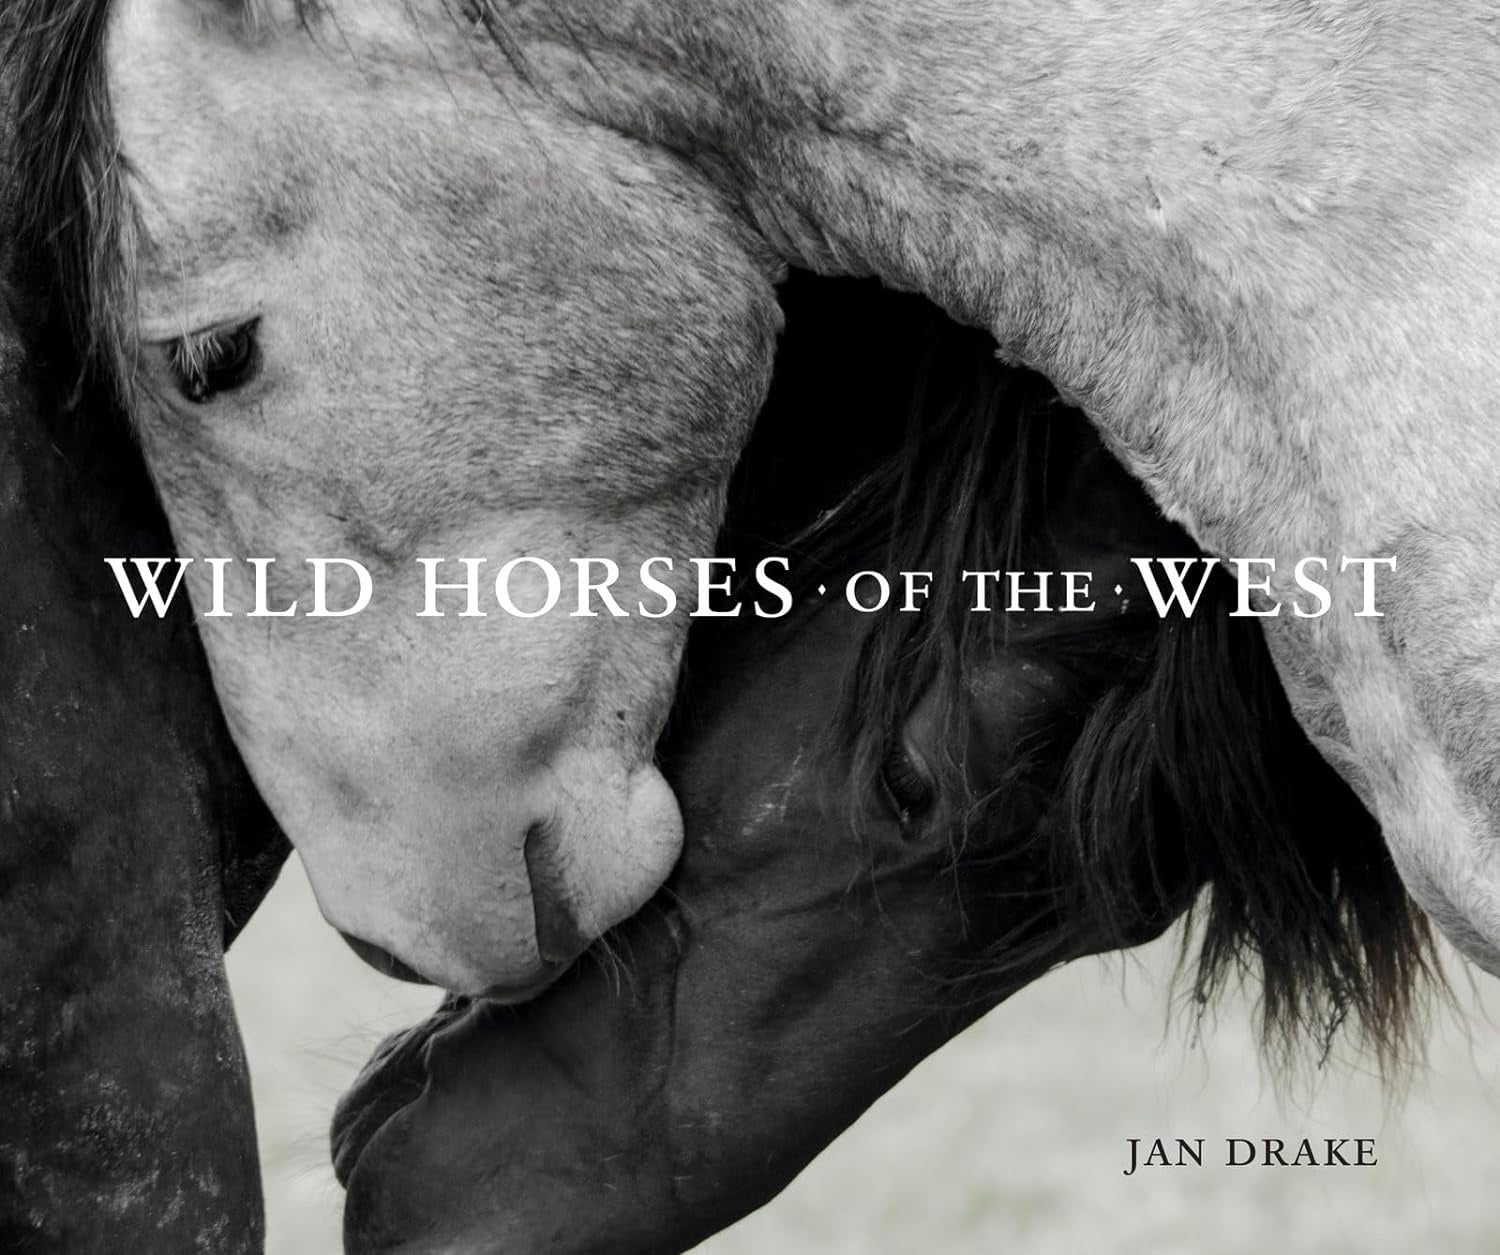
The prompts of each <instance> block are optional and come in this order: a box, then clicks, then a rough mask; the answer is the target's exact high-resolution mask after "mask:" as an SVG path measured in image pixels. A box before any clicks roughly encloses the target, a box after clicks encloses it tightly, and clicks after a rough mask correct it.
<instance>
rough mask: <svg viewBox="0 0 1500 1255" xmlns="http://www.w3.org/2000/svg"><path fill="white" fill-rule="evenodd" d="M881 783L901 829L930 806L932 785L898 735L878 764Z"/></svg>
mask: <svg viewBox="0 0 1500 1255" xmlns="http://www.w3.org/2000/svg"><path fill="white" fill-rule="evenodd" d="M880 785H881V788H883V789H884V790H885V795H886V799H887V800H888V801H889V802H890V804H891V809H892V810H894V811H895V812H896V818H897V819H899V820H900V821H901V827H902V829H903V830H909V829H910V828H911V826H912V825H913V824H915V823H916V821H917V820H918V819H920V818H921V817H922V816H923V815H924V814H926V813H927V811H928V810H930V809H931V808H932V803H933V789H932V784H931V783H930V782H929V781H928V779H927V776H926V775H925V774H924V772H923V771H922V768H921V767H920V766H918V764H917V761H916V759H915V758H913V757H912V755H911V753H910V751H908V750H907V748H906V746H905V745H903V744H902V743H901V739H900V738H899V737H897V738H896V739H894V740H893V741H892V742H891V747H890V749H888V750H887V751H886V755H885V759H884V760H883V761H882V762H881V764H880Z"/></svg>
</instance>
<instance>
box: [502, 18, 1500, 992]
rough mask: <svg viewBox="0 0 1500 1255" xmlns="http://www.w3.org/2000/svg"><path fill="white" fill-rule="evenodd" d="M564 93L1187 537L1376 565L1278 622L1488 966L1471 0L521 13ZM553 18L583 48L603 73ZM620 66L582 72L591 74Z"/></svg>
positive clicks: (1493, 965) (1491, 306) (1490, 613)
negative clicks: (1035, 384) (1078, 447)
mask: <svg viewBox="0 0 1500 1255" xmlns="http://www.w3.org/2000/svg"><path fill="white" fill-rule="evenodd" d="M512 13H513V14H514V16H513V18H512V19H511V20H512V23H513V25H512V29H513V30H514V31H515V33H516V37H517V39H518V41H519V42H520V43H521V45H522V46H523V47H529V46H531V45H530V44H529V43H528V38H530V40H531V41H532V43H534V45H535V48H536V53H535V56H536V63H537V65H538V67H541V70H540V71H539V72H543V73H544V74H545V75H546V77H547V78H548V79H549V81H550V82H552V83H554V84H555V85H557V86H558V87H559V88H560V89H562V90H565V91H566V92H568V93H570V94H571V96H572V98H573V99H574V100H575V101H576V102H577V104H578V107H579V108H581V109H584V110H587V111H590V112H592V113H593V114H594V115H595V116H598V117H601V118H603V119H605V120H607V121H608V122H609V123H610V124H611V125H615V126H618V127H620V128H621V129H624V130H627V131H634V132H636V133H639V134H645V135H651V136H653V137H654V138H657V139H665V140H666V141H667V142H669V143H671V144H672V145H673V146H674V147H675V148H677V149H680V150H682V151H686V152H692V153H695V154H697V160H698V161H699V163H700V165H701V166H702V167H703V168H704V169H707V170H709V171H710V172H711V173H712V174H713V176H714V177H715V178H716V179H717V180H718V181H719V182H720V183H721V185H722V186H725V187H726V188H728V189H729V190H730V191H731V192H732V193H733V194H734V195H736V196H737V197H738V198H739V199H740V200H741V201H742V202H743V204H744V206H745V209H746V212H747V214H748V216H749V217H750V218H751V220H752V221H753V222H754V223H755V224H756V226H757V228H758V229H759V230H760V231H761V232H762V234H763V235H764V236H765V238H766V239H767V240H768V241H770V242H771V243H772V244H773V246H774V247H776V248H777V250H778V251H780V252H781V253H782V254H783V255H784V256H786V257H787V258H788V259H789V260H791V261H793V262H795V263H797V264H801V265H804V266H807V267H809V268H812V269H815V270H819V271H823V272H829V273H862V274H876V275H879V276H880V277H881V278H882V279H884V280H885V281H886V282H888V283H890V284H891V285H893V286H896V287H900V288H904V289H913V290H917V291H920V292H922V293H923V294H924V295H926V296H928V297H929V298H931V299H932V300H934V301H935V302H936V303H938V304H939V305H941V306H943V307H944V308H945V309H946V310H947V311H948V312H949V313H950V314H952V315H953V316H954V317H955V318H957V319H958V320H959V321H962V322H968V323H971V324H975V325H983V326H985V327H988V328H989V329H990V330H991V331H992V332H993V333H994V335H995V337H996V340H997V342H998V346H999V348H1000V351H1001V353H1002V354H1003V355H1004V356H1005V357H1006V358H1008V359H1010V360H1013V361H1016V362H1020V363H1024V364H1026V365H1030V366H1032V367H1035V368H1036V369H1038V370H1041V371H1042V372H1043V373H1045V374H1046V375H1048V377H1049V378H1050V379H1051V380H1052V381H1053V382H1054V383H1055V384H1056V385H1057V387H1058V389H1059V391H1060V392H1061V394H1062V395H1063V396H1064V398H1065V399H1067V400H1069V401H1071V402H1073V403H1075V404H1077V405H1079V406H1080V407H1081V408H1082V409H1084V410H1085V412H1086V413H1087V414H1088V415H1089V416H1090V418H1091V419H1092V421H1093V422H1094V423H1095V424H1096V426H1097V427H1098V428H1099V430H1100V432H1101V434H1102V435H1103V436H1104V437H1105V439H1106V441H1107V442H1108V444H1109V445H1110V447H1111V449H1112V450H1113V451H1114V452H1115V453H1116V454H1117V455H1118V456H1119V457H1120V458H1121V460H1122V461H1124V462H1125V463H1126V465H1127V466H1128V467H1129V468H1130V469H1131V470H1132V472H1133V473H1134V474H1135V475H1136V476H1137V478H1139V479H1140V480H1141V481H1142V482H1143V483H1144V484H1145V485H1146V486H1147V487H1148V489H1149V490H1150V491H1151V493H1152V495H1153V496H1154V498H1155V499H1156V501H1157V502H1158V503H1159V504H1160V505H1161V506H1162V507H1163V509H1164V510H1165V511H1166V512H1167V513H1168V514H1169V515H1170V516H1172V517H1174V518H1176V519H1178V520H1180V521H1182V522H1184V523H1185V524H1186V525H1187V527H1188V529H1189V530H1190V531H1191V532H1192V534H1193V535H1194V537H1195V539H1196V540H1197V541H1198V542H1199V543H1200V544H1201V545H1202V546H1203V547H1204V548H1205V549H1207V550H1209V551H1210V552H1212V553H1217V554H1221V555H1236V556H1243V557H1258V558H1275V559H1276V560H1277V564H1278V570H1279V571H1280V572H1281V575H1280V577H1279V580H1278V584H1277V591H1285V581H1286V578H1287V573H1288V572H1289V571H1290V569H1291V567H1292V566H1293V565H1294V564H1295V562H1296V561H1298V560H1299V559H1301V558H1303V557H1307V556H1320V557H1323V558H1325V559H1327V560H1328V561H1329V562H1330V564H1331V565H1333V566H1334V567H1335V568H1336V567H1337V564H1338V563H1339V562H1340V561H1341V560H1342V559H1343V558H1344V557H1380V556H1391V555H1394V556H1396V557H1397V559H1398V565H1397V572H1396V575H1395V578H1394V579H1393V581H1392V582H1391V584H1390V585H1389V588H1390V592H1391V595H1390V600H1389V602H1388V603H1387V604H1383V605H1382V606H1381V609H1382V611H1383V616H1384V617H1373V616H1371V617H1362V616H1358V615H1357V614H1356V613H1355V611H1356V609H1357V607H1358V606H1359V604H1360V590H1359V589H1358V588H1357V587H1356V585H1355V581H1354V580H1353V579H1352V578H1344V579H1341V580H1340V581H1339V582H1338V587H1337V589H1336V597H1337V598H1338V602H1339V604H1338V605H1337V606H1336V607H1335V609H1334V611H1333V612H1331V613H1330V614H1329V616H1328V617H1327V620H1326V621H1320V622H1317V623H1311V622H1306V623H1305V622H1292V621H1290V617H1289V612H1288V611H1284V612H1283V616H1282V617H1281V618H1280V619H1275V620H1270V619H1268V620H1267V631H1268V636H1269V637H1270V639H1271V640H1272V642H1273V646H1274V647H1275V649H1276V651H1277V654H1278V656H1279V657H1280V658H1282V659H1283V660H1285V659H1288V658H1290V657H1292V656H1296V657H1297V659H1298V663H1297V666H1298V667H1299V668H1301V674H1302V675H1303V676H1304V677H1305V678H1306V679H1308V680H1310V681H1311V686H1312V689H1316V694H1315V695H1313V694H1312V692H1311V689H1310V688H1309V687H1308V685H1306V684H1302V685H1294V686H1291V692H1292V696H1293V698H1294V708H1295V709H1296V710H1297V712H1298V715H1299V718H1300V719H1302V721H1303V722H1304V726H1305V727H1306V728H1307V730H1308V731H1309V733H1310V734H1311V735H1313V736H1315V737H1317V738H1319V744H1320V745H1321V746H1322V747H1323V748H1324V749H1325V751H1326V752H1328V754H1329V756H1330V757H1331V758H1332V759H1333V760H1334V761H1335V762H1336V764H1337V765H1338V766H1339V767H1340V769H1341V770H1342V771H1344V772H1345V774H1346V775H1347V776H1348V777H1349V778H1350V779H1351V780H1353V781H1354V782H1356V784H1357V785H1358V787H1359V788H1360V790H1361V791H1362V793H1363V795H1364V796H1365V797H1366V798H1367V799H1368V800H1369V802H1370V804H1371V805H1372V808H1373V809H1374V811H1375V813H1376V814H1377V816H1378V817H1379V818H1380V820H1381V823H1382V826H1383V829H1384V833H1385V839H1386V842H1387V844H1388V845H1389V848H1390V851H1391V854H1392V857H1393V858H1394V860H1395V861H1396V863H1397V864H1398V866H1399V867H1400V869H1401V871H1402V874H1403V876H1404V877H1405V879H1406V882H1407V884H1408V886H1409V887H1410V889H1411V891H1412V893H1413V895H1414V896H1415V897H1416V898H1417V899H1418V901H1420V902H1421V903H1422V904H1423V906H1424V907H1426V909H1428V910H1429V911H1430V912H1431V913H1432V915H1433V917H1434V919H1435V920H1436V921H1437V922H1438V923H1439V924H1440V926H1441V927H1442V928H1443V929H1444V931H1445V932H1446V933H1447V934H1448V935H1449V936H1450V937H1451V938H1452V939H1453V940H1454V942H1455V943H1456V944H1458V945H1459V946H1460V947H1461V948H1462V949H1463V950H1464V951H1465V952H1466V953H1468V954H1469V955H1471V956H1472V957H1473V958H1475V959H1476V961H1478V962H1480V963H1481V964H1482V965H1483V966H1485V967H1486V968H1487V969H1490V970H1496V969H1500V868H1497V867H1496V865H1495V857H1494V853H1493V852H1494V850H1495V849H1496V843H1497V841H1500V779H1497V768H1496V764H1497V762H1500V685H1497V682H1496V679H1495V674H1494V672H1495V663H1494V661H1493V660H1494V658H1495V657H1497V656H1500V622H1497V617H1496V614H1495V606H1494V600H1493V598H1494V588H1495V582H1494V577H1493V575H1492V574H1491V573H1490V571H1489V570H1488V569H1487V567H1486V564H1485V561H1484V555H1486V554H1489V555H1493V554H1494V553H1496V552H1500V490H1497V487H1496V485H1497V483H1500V421H1497V418H1496V414H1495V410H1494V406H1495V401H1494V399H1493V398H1494V397H1495V396H1496V394H1497V392H1500V285H1497V283H1496V276H1497V275H1500V220H1497V219H1496V217H1495V215H1494V213H1493V206H1494V204H1495V203H1496V200H1497V198H1500V156H1497V154H1496V151H1495V147H1494V142H1493V137H1494V134H1495V129H1496V126H1497V125H1500V118H1497V116H1496V108H1497V106H1496V103H1495V102H1496V101H1497V99H1500V97H1497V94H1496V90H1495V86H1496V82H1497V80H1500V59H1497V56H1496V44H1495V41H1494V37H1493V32H1492V30H1491V29H1490V24H1491V16H1492V15H1491V13H1490V8H1489V6H1488V5H1487V4H1484V3H1481V2H1480V0H1465V2H1461V3H1457V4H1428V5H1418V6H1391V5H1380V4H1376V3H1373V2H1372V3H1366V4H1362V5H1352V6H1344V7H1343V8H1342V9H1341V10H1340V12H1339V14H1338V15H1337V18H1336V19H1334V18H1329V19H1326V20H1325V19H1323V18H1321V17H1312V18H1309V17H1308V16H1307V15H1305V14H1303V13H1302V12H1301V11H1300V10H1296V9H1294V8H1293V7H1291V6H1283V7H1281V8H1279V9H1278V8H1275V7H1272V8H1271V9H1268V8H1267V7H1266V6H1264V5H1261V4H1254V3H1251V2H1250V0H1231V2H1230V3H1228V4H1225V3H1208V2H1207V0H1200V2H1196V3H1187V4H1183V5H1179V6H1177V7H1176V8H1175V9H1174V10H1173V11H1172V12H1171V13H1166V14H1164V13H1162V12H1160V11H1158V10H1155V9H1150V8H1144V7H1142V6H1139V5H1130V4H1126V3H1110V2H1107V3H1105V4H1103V5H1102V6H1095V8H1094V9H1092V10H1091V11H1090V16H1089V19H1088V21H1087V22H1083V21H1082V20H1079V21H1077V22H1069V21H1068V20H1067V18H1066V16H1062V17H1060V16H1059V15H1058V14H1057V13H1056V12H1055V10H1054V9H1053V8H1050V7H1048V6H1044V5H1042V4H1040V3H1036V2H1033V0H1007V2H1005V3H1000V2H998V0H997V2H996V3H992V4H987V5H982V6H978V7H972V6H971V7H970V8H968V9H964V10H955V9H954V8H953V7H952V6H939V5H937V4H934V3H924V2H922V0H918V2H917V3H903V4H899V5H898V4H886V5H881V4H864V5H859V6H855V7H852V8H851V7H838V6H832V5H826V6H825V5H819V6H805V5H800V4H793V3H786V2H783V3H774V2H773V3H771V4H769V5H768V4H765V3H755V4H750V3H748V0H744V2H743V3H741V4H739V5H736V4H733V3H731V4H730V5H729V7H728V10H727V11H726V9H725V6H724V5H722V4H720V5H717V6H715V9H714V14H713V17H712V19H711V20H710V19H708V18H707V17H705V20H704V22H703V23H701V24H700V25H699V26H696V27H694V28H693V29H694V36H693V38H692V39H691V40H689V41H684V40H683V39H682V38H681V37H680V36H681V32H682V30H684V29H686V28H687V25H688V24H686V23H684V22H683V21H682V19H681V15H680V14H679V13H678V10H677V9H676V8H675V7H672V6H661V5H656V4H653V3H651V2H650V0H637V2H636V3H625V4H621V5H617V6H609V7H608V8H605V7H604V6H600V5H598V4H596V3H592V2H591V0H572V3H569V4H562V5H558V4H555V3H551V2H549V3H546V4H541V3H535V2H533V3H523V4H520V5H517V6H514V8H513V10H512ZM559 31H566V33H567V36H568V37H569V38H571V39H572V40H574V41H575V45H576V46H585V45H586V46H587V48H588V52H589V57H588V58H587V64H586V65H585V64H584V61H583V59H580V58H579V57H577V56H576V55H575V54H573V53H572V52H570V51H569V44H568V43H567V41H566V40H565V39H562V38H560V37H558V32H559ZM606 64H607V65H608V67H609V72H608V73H606V74H600V73H598V72H597V66H599V65H606Z"/></svg>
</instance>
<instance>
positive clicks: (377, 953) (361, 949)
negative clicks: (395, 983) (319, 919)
mask: <svg viewBox="0 0 1500 1255" xmlns="http://www.w3.org/2000/svg"><path fill="white" fill-rule="evenodd" d="M339 936H340V937H342V938H343V939H344V940H345V941H347V942H348V943H349V949H351V950H353V951H354V953H355V954H357V955H359V957H360V958H362V959H363V960H364V961H365V962H366V963H368V964H369V965H370V966H371V967H373V968H374V969H375V970H376V971H377V972H379V973H380V974H381V975H383V976H390V977H393V978H395V979H396V980H405V981H410V982H411V983H412V984H413V985H430V984H432V982H431V981H430V980H428V979H427V978H426V977H425V976H423V975H422V974H421V973H420V972H417V971H413V970H412V969H411V968H409V967H407V966H406V964H405V963H403V962H401V960H400V959H398V958H397V957H396V956H395V955H393V954H392V953H391V952H390V951H389V950H385V949H382V948H381V947H380V946H377V945H374V944H373V943H371V942H368V941H362V940H360V938H358V937H351V936H350V935H349V934H348V933H343V932H341V933H339Z"/></svg>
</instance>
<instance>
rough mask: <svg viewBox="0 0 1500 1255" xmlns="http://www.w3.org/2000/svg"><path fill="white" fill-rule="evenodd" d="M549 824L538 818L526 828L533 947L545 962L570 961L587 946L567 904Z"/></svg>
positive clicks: (585, 938)
mask: <svg viewBox="0 0 1500 1255" xmlns="http://www.w3.org/2000/svg"><path fill="white" fill-rule="evenodd" d="M551 835H552V826H551V825H550V824H548V823H546V822H544V821H538V822H537V823H534V824H532V825H531V827H530V828H528V829H527V830H526V845H525V855H526V874H527V875H528V876H529V877H530V878H531V910H532V913H533V915H534V916H535V917H536V948H537V951H538V952H539V953H540V954H541V956H542V958H543V959H544V960H545V961H546V962H548V963H571V962H572V961H573V960H574V959H576V958H577V957H578V956H579V955H580V954H582V953H583V952H584V951H585V950H587V949H588V948H589V941H590V940H591V938H589V937H588V936H586V935H585V933H584V931H583V929H582V928H581V927H580V926H579V924H578V920H577V918H576V917H575V916H574V915H573V912H572V910H571V909H570V908H569V906H568V894H567V887H566V885H565V884H564V882H563V878H562V875H561V873H560V872H559V870H558V867H557V858H556V850H555V847H554V846H553V845H552V844H551V842H550V841H549V840H548V838H549V837H550V836H551Z"/></svg>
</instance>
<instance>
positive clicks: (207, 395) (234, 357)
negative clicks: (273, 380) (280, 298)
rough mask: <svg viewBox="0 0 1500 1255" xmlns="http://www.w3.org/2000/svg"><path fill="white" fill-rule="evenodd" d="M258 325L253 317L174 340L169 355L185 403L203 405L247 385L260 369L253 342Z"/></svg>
mask: <svg viewBox="0 0 1500 1255" xmlns="http://www.w3.org/2000/svg"><path fill="white" fill-rule="evenodd" d="M259 326H260V319H259V318H252V319H250V320H249V321H248V322H242V323H239V324H237V325H234V326H227V327H212V328H210V329H209V330H207V331H195V332H193V333H192V334H191V335H186V336H183V337H182V338H181V339H180V340H173V341H172V343H171V344H170V345H169V346H168V354H169V363H170V366H171V369H172V375H173V377H174V378H175V379H176V381H177V388H178V391H180V392H181V393H182V395H183V396H184V397H185V398H186V399H187V400H189V401H192V402H193V403H195V404H202V403H203V402H205V401H210V400H212V399H213V398H214V397H215V396H217V395H218V394H219V393H221V392H229V391H232V390H233V389H235V388H238V387H241V386H242V385H244V384H246V383H248V382H249V381H250V380H251V379H252V378H254V376H255V372H256V370H257V369H258V368H259V366H260V350H259V348H258V345H257V341H256V331H257V329H258V328H259Z"/></svg>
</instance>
